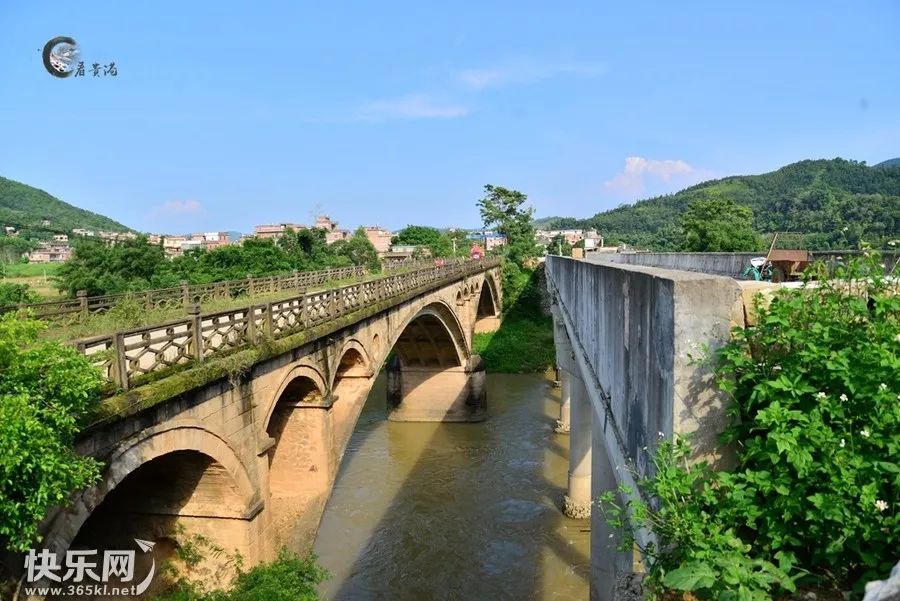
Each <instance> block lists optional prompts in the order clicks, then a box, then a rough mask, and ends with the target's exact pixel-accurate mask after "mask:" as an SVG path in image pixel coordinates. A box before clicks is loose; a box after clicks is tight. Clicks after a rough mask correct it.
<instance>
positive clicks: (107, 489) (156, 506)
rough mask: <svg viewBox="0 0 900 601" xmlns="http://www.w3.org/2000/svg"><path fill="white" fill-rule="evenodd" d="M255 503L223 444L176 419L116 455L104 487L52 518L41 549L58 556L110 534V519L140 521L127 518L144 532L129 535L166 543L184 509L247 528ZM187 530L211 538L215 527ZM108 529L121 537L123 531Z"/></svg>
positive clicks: (85, 494) (196, 523)
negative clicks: (126, 515)
mask: <svg viewBox="0 0 900 601" xmlns="http://www.w3.org/2000/svg"><path fill="white" fill-rule="evenodd" d="M258 500H259V497H258V494H257V493H256V491H255V487H254V486H253V484H252V482H251V480H250V477H249V475H248V472H247V470H246V468H245V466H244V464H243V463H242V462H241V460H240V458H239V456H238V455H237V453H236V452H235V451H234V449H233V448H232V447H231V446H230V445H229V443H228V442H227V441H226V439H225V438H224V437H223V436H221V435H220V434H218V433H216V432H213V431H211V430H209V429H208V428H206V427H204V426H203V425H201V424H200V423H199V422H197V421H195V420H179V421H176V422H172V423H171V424H167V425H166V426H165V427H164V428H161V429H149V430H145V431H144V432H142V433H141V434H140V435H139V436H138V437H136V438H133V439H130V440H128V441H127V442H125V443H123V444H122V445H120V446H119V447H118V448H117V449H116V450H115V451H113V453H112V454H111V455H110V456H109V460H108V467H107V468H106V470H104V472H103V476H102V479H101V481H100V482H99V483H98V484H96V485H95V486H93V487H91V488H89V489H87V490H86V491H84V492H83V493H82V494H81V495H79V497H78V499H77V500H76V501H75V503H74V504H73V505H72V507H71V508H69V509H67V510H64V511H62V512H61V513H60V514H59V515H58V516H57V518H56V519H55V520H53V522H52V523H51V526H50V528H49V530H48V532H47V537H46V541H47V543H46V544H47V546H48V547H49V548H51V549H53V550H55V551H57V552H63V551H65V550H67V549H68V548H69V547H70V546H72V545H73V544H79V543H83V542H87V541H91V540H92V539H94V538H96V537H97V536H98V532H99V531H101V530H110V529H109V525H108V524H107V523H106V521H107V517H106V516H107V515H108V514H110V513H111V514H113V515H120V516H121V515H123V513H128V512H130V513H131V514H139V515H142V516H144V517H143V518H142V519H138V520H131V519H128V520H125V522H124V525H125V526H129V525H130V526H133V527H134V528H139V529H140V528H143V530H141V531H135V532H133V533H134V535H135V536H137V537H139V538H145V539H153V538H156V539H163V538H169V536H170V535H171V534H172V533H171V532H170V530H172V529H173V528H174V526H175V522H176V521H178V518H179V516H178V514H179V513H184V512H188V511H189V513H191V514H194V515H205V516H206V518H207V519H208V520H214V519H215V518H217V517H224V518H229V521H230V522H234V521H238V520H235V518H238V519H239V520H240V521H241V522H242V523H243V524H246V520H247V519H250V518H251V517H252V516H251V515H250V514H251V512H252V510H253V508H254V507H256V506H257V504H258ZM223 501H224V506H223V504H222V502H223ZM185 508H190V509H189V510H188V509H185ZM149 515H156V517H155V518H148V517H147V516H149ZM92 518H93V519H92ZM97 521H103V522H104V523H103V524H102V525H99V524H98V527H97V528H93V524H92V522H97ZM216 521H217V520H216ZM207 525H208V524H207ZM192 526H199V527H200V528H199V529H200V530H206V531H205V532H203V534H206V535H208V536H210V538H211V539H213V540H216V532H215V529H211V528H204V527H203V526H204V524H203V522H202V520H197V519H195V520H194V523H193V524H192ZM240 527H241V526H238V528H240ZM112 530H115V531H116V532H117V533H118V534H119V535H122V534H123V529H112ZM232 533H233V534H234V536H233V537H230V538H229V540H230V541H231V542H236V543H238V544H237V545H236V546H238V547H242V545H241V544H240V543H241V542H243V541H245V537H244V536H243V535H242V534H240V533H237V531H236V530H234V529H232ZM132 538H133V537H132ZM123 542H125V541H123ZM234 547H235V545H231V547H230V548H234ZM240 550H241V552H243V553H246V552H247V549H246V548H243V547H242V548H241V549H240Z"/></svg>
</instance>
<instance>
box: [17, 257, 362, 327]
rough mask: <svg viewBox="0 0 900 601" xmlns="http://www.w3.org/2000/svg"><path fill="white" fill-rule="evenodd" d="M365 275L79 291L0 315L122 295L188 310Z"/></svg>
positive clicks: (304, 274) (94, 303)
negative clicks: (100, 292)
mask: <svg viewBox="0 0 900 601" xmlns="http://www.w3.org/2000/svg"><path fill="white" fill-rule="evenodd" d="M365 274H366V269H365V268H364V267H355V266H354V267H335V268H331V269H322V270H319V271H295V272H293V273H291V274H288V275H273V276H265V277H258V278H256V277H252V276H247V277H246V278H243V279H240V280H227V281H224V282H214V283H211V284H194V285H188V283H187V282H182V284H181V286H177V287H173V288H157V289H154V290H142V291H138V292H126V293H122V294H106V295H103V296H87V295H86V294H84V293H83V291H82V292H79V294H78V296H76V297H75V298H69V299H63V300H57V301H45V302H41V303H30V304H21V305H8V306H5V307H0V314H3V313H6V312H9V311H18V310H20V309H30V310H31V311H32V312H33V313H34V316H35V317H36V318H38V319H44V320H49V319H59V318H67V317H74V318H77V317H80V316H87V315H90V314H92V313H102V312H104V311H108V310H109V309H111V308H112V307H114V306H115V305H116V304H117V303H119V302H121V301H122V300H124V299H126V298H130V299H133V300H134V301H136V302H138V303H141V305H142V307H143V308H144V309H146V310H151V309H170V308H177V307H179V306H183V307H184V308H185V309H188V308H189V307H190V306H191V305H194V304H197V303H208V302H210V301H212V300H217V299H227V298H235V297H238V296H243V295H246V296H258V295H262V294H270V293H276V292H281V291H288V290H300V289H302V288H307V287H309V286H317V285H320V284H324V283H326V282H330V281H334V280H345V279H350V278H358V277H363V276H364V275H365Z"/></svg>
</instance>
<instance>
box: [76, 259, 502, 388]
mask: <svg viewBox="0 0 900 601" xmlns="http://www.w3.org/2000/svg"><path fill="white" fill-rule="evenodd" d="M497 265H499V260H498V259H495V258H489V259H484V260H481V261H467V262H459V263H451V264H445V265H443V266H440V267H435V266H431V267H427V268H423V269H418V270H416V271H412V272H409V273H402V274H396V275H390V276H386V277H383V278H379V279H376V280H371V281H368V282H360V283H355V284H349V285H346V286H340V287H337V288H331V289H328V290H320V291H315V292H309V293H305V294H301V295H299V296H295V297H291V298H287V299H284V300H281V301H277V302H269V303H266V304H262V305H250V306H246V307H241V308H238V309H231V310H228V311H220V312H215V313H208V314H201V313H200V312H199V310H198V309H197V308H194V310H193V311H192V312H191V314H189V315H188V317H187V318H184V319H178V320H173V321H169V322H166V323H162V324H155V325H151V326H142V327H138V328H133V329H130V330H125V331H121V332H117V333H115V334H109V335H104V336H95V337H92V338H86V339H82V340H79V341H77V342H76V343H75V346H76V348H78V350H79V351H80V352H81V353H82V354H84V355H85V356H87V357H89V358H92V359H94V360H95V362H94V364H95V366H96V367H97V368H98V369H99V370H100V371H101V373H102V374H103V375H104V377H105V378H106V379H107V380H108V381H109V382H111V383H113V384H114V385H115V386H116V387H117V388H119V389H121V390H129V389H130V388H131V387H133V386H136V385H139V384H141V383H143V382H146V381H148V380H151V379H153V378H154V376H159V375H162V374H163V373H164V372H166V371H167V370H168V371H173V370H176V369H179V368H181V367H184V366H187V365H189V364H194V363H199V362H202V361H204V360H207V359H209V358H211V357H213V356H217V355H222V354H224V353H227V352H229V351H233V350H236V349H239V348H241V347H245V346H249V345H260V344H263V343H264V342H265V341H267V340H276V339H278V338H281V337H284V336H287V335H291V334H296V333H298V332H302V331H304V330H307V329H309V328H313V327H316V326H319V325H322V324H324V323H327V322H330V321H333V320H336V319H339V318H341V317H344V316H346V315H348V314H350V313H353V312H355V311H357V310H360V309H362V308H365V307H367V306H370V305H374V304H378V303H384V302H388V301H390V300H391V299H394V298H400V297H402V296H404V295H406V294H409V293H410V292H413V291H415V290H418V289H422V288H427V287H432V286H435V285H441V284H443V283H446V282H449V281H454V280H457V279H460V278H463V277H466V276H468V275H471V274H474V273H478V272H481V271H485V270H487V269H490V268H492V267H496V266H497Z"/></svg>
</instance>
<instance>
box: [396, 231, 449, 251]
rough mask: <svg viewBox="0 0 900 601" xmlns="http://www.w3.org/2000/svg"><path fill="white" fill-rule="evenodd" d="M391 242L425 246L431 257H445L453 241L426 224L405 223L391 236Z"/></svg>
mask: <svg viewBox="0 0 900 601" xmlns="http://www.w3.org/2000/svg"><path fill="white" fill-rule="evenodd" d="M391 244H411V245H416V246H425V247H427V248H428V250H429V251H431V256H433V257H447V256H450V255H451V254H452V253H453V242H452V241H451V240H450V238H449V236H447V235H446V234H444V233H442V232H441V231H440V230H439V229H437V228H434V227H428V226H426V225H407V226H406V227H405V228H403V229H402V230H400V231H399V232H397V234H396V235H395V236H394V237H393V238H391Z"/></svg>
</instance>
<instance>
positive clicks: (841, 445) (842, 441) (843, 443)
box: [840, 438, 847, 449]
mask: <svg viewBox="0 0 900 601" xmlns="http://www.w3.org/2000/svg"><path fill="white" fill-rule="evenodd" d="M846 444H847V443H846V442H844V439H843V438H842V439H841V444H840V447H841V448H842V449H843V448H844V446H845V445H846Z"/></svg>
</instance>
